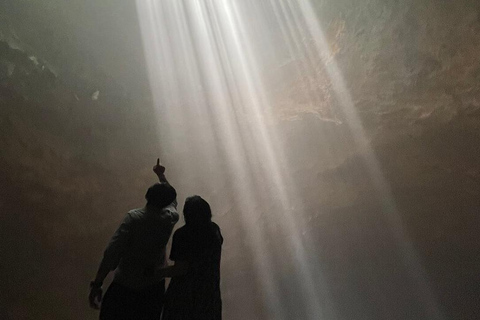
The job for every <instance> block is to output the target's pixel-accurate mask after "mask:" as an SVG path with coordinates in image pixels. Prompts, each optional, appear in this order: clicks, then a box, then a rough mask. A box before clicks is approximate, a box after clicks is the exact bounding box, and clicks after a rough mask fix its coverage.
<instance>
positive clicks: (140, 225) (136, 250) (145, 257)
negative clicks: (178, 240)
mask: <svg viewBox="0 0 480 320" xmlns="http://www.w3.org/2000/svg"><path fill="white" fill-rule="evenodd" d="M178 218H179V216H178V213H177V209H176V201H174V202H173V203H172V204H171V205H169V206H167V207H165V208H162V209H158V208H156V207H150V206H146V207H145V208H140V209H135V210H131V211H130V212H128V214H127V216H126V217H125V219H124V220H123V222H122V224H121V225H120V227H119V228H118V229H117V231H116V232H115V234H114V235H113V237H112V239H111V240H110V243H109V244H108V247H107V249H106V250H105V253H104V256H103V259H102V262H101V265H100V268H108V270H115V278H114V282H116V283H119V284H122V285H123V286H126V287H128V288H131V289H142V288H146V287H149V286H151V285H154V284H155V283H157V282H158V280H157V279H156V278H155V277H154V272H155V269H160V268H162V267H164V266H165V263H166V254H165V252H166V245H167V242H168V239H169V238H170V235H171V234H172V230H173V227H174V225H175V223H177V221H178Z"/></svg>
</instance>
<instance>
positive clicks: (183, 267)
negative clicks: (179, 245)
mask: <svg viewBox="0 0 480 320" xmlns="http://www.w3.org/2000/svg"><path fill="white" fill-rule="evenodd" d="M187 271H188V261H181V260H179V261H175V264H174V265H172V266H168V267H165V268H162V269H160V270H158V271H157V276H158V277H159V278H172V277H178V276H183V275H185V274H186V273H187Z"/></svg>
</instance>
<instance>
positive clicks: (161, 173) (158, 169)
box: [153, 158, 168, 183]
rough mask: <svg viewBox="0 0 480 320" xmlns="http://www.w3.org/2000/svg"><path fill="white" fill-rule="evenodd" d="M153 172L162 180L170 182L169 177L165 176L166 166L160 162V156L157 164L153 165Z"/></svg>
mask: <svg viewBox="0 0 480 320" xmlns="http://www.w3.org/2000/svg"><path fill="white" fill-rule="evenodd" d="M153 172H155V174H156V175H157V177H158V180H159V181H160V182H164V183H168V180H167V177H165V167H164V166H162V165H161V164H160V158H157V164H156V165H155V166H154V167H153Z"/></svg>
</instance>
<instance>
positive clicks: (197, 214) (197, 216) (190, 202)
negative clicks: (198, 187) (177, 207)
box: [183, 196, 212, 225]
mask: <svg viewBox="0 0 480 320" xmlns="http://www.w3.org/2000/svg"><path fill="white" fill-rule="evenodd" d="M183 216H184V217H185V224H187V225H204V224H207V223H208V222H210V221H212V210H211V209H210V205H209V204H208V202H207V201H205V200H204V199H203V198H202V197H200V196H192V197H188V198H187V200H185V205H184V206H183Z"/></svg>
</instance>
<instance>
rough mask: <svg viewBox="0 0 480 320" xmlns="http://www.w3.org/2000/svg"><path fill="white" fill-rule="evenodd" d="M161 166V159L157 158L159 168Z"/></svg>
mask: <svg viewBox="0 0 480 320" xmlns="http://www.w3.org/2000/svg"><path fill="white" fill-rule="evenodd" d="M159 165H160V158H157V166H159Z"/></svg>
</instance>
